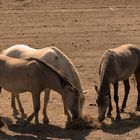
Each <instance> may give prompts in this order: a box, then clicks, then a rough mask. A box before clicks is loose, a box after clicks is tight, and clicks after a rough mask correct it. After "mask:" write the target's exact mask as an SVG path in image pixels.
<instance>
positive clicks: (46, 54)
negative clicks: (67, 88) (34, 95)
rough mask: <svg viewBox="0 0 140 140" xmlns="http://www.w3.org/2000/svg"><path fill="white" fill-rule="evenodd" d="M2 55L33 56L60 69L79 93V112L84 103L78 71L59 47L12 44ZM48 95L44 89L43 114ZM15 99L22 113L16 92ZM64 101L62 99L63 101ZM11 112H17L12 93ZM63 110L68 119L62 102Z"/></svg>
mask: <svg viewBox="0 0 140 140" xmlns="http://www.w3.org/2000/svg"><path fill="white" fill-rule="evenodd" d="M2 54H3V55H7V56H10V57H14V58H29V57H35V58H37V59H39V60H41V61H43V62H44V63H49V64H50V65H51V66H53V67H54V68H55V69H56V70H58V71H60V73H61V74H62V75H63V76H64V77H66V78H67V79H68V80H69V81H70V82H71V83H72V84H73V85H74V86H75V87H77V89H78V90H79V93H80V107H81V111H80V112H81V114H82V109H83V104H84V100H85V98H84V95H83V93H84V92H83V91H82V88H81V83H80V78H79V76H78V73H77V71H76V69H75V67H74V65H73V64H72V62H71V61H70V60H69V58H68V57H67V56H66V55H65V54H64V53H62V52H61V51H60V50H59V49H57V48H56V47H47V48H43V49H34V48H31V47H29V46H27V45H15V46H12V47H10V48H8V49H6V50H4V51H3V52H2ZM49 95H50V89H46V90H45V96H44V108H43V115H45V116H47V113H46V108H47V104H48V101H49ZM16 99H17V101H18V104H19V108H20V111H21V113H22V114H24V110H23V108H22V105H21V102H20V100H19V96H18V94H17V95H16ZM63 103H64V101H63ZM11 105H12V108H13V112H14V113H17V109H16V106H15V96H14V94H12V102H11ZM64 112H65V114H66V115H67V116H68V120H69V119H71V118H70V114H69V112H68V109H67V107H66V105H65V103H64ZM45 118H47V119H46V120H44V123H48V122H49V119H48V117H45Z"/></svg>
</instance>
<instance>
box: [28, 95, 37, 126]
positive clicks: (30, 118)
mask: <svg viewBox="0 0 140 140" xmlns="http://www.w3.org/2000/svg"><path fill="white" fill-rule="evenodd" d="M32 99H33V107H34V112H33V113H32V114H31V115H30V116H29V117H28V118H27V122H30V121H31V120H32V119H33V117H34V116H35V125H37V124H39V120H38V113H39V110H40V93H39V92H33V93H32Z"/></svg>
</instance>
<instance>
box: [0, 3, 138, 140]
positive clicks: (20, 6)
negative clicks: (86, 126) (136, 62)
mask: <svg viewBox="0 0 140 140" xmlns="http://www.w3.org/2000/svg"><path fill="white" fill-rule="evenodd" d="M139 17H140V1H139V0H0V49H1V50H3V49H5V48H8V47H10V46H12V45H15V44H27V45H31V46H32V47H34V48H43V47H47V46H51V45H55V46H56V47H58V48H59V49H61V50H62V51H63V52H64V53H65V54H66V55H67V56H68V57H69V58H70V59H71V60H72V62H73V63H74V64H75V66H76V68H77V70H78V72H79V76H80V78H81V83H82V87H83V89H84V90H85V89H88V90H89V92H88V94H87V95H86V103H85V106H84V114H89V115H90V116H92V117H94V118H96V117H97V106H96V104H95V99H96V92H95V90H94V84H95V83H97V84H99V76H98V66H99V65H98V64H99V61H100V58H101V56H102V54H103V52H104V51H105V50H106V49H107V48H114V47H117V46H119V45H122V44H126V43H133V44H137V45H140V18H139ZM0 96H1V97H0V108H1V109H0V114H1V116H2V117H3V118H4V120H5V123H6V124H7V125H8V127H9V128H6V127H3V128H1V131H0V139H2V140H24V139H25V140H30V139H33V140H35V139H42V140H43V139H73V140H74V139H75V140H82V139H87V140H94V139H95V140H98V139H99V140H101V139H103V140H117V139H120V140H123V139H124V140H133V139H140V114H139V113H138V112H135V105H136V99H137V92H136V87H135V85H134V84H133V82H132V80H131V91H130V95H129V99H128V104H127V108H126V113H123V114H121V116H122V120H121V121H120V122H119V123H116V122H115V121H113V122H111V120H110V119H106V120H105V121H104V124H102V127H101V129H99V130H81V131H78V130H67V129H65V122H66V117H65V116H64V115H63V114H64V113H63V105H62V100H61V97H60V95H59V94H58V93H55V92H52V94H51V99H50V102H49V106H48V114H49V118H50V124H48V125H43V124H41V125H40V127H39V128H38V129H36V128H35V127H34V126H33V125H32V124H30V125H29V126H27V127H22V126H15V125H12V124H15V123H16V121H17V120H16V119H15V118H14V117H13V116H12V110H11V106H10V94H9V93H8V92H6V91H2V94H1V95H0ZM123 96H124V94H123V86H122V83H120V88H119V97H120V105H121V102H122V98H123ZM21 100H22V103H23V106H24V108H25V111H26V113H27V114H28V115H29V114H30V113H31V112H32V101H31V95H30V94H29V93H23V94H21ZM41 100H42V104H43V94H42V99H41ZM112 102H113V106H114V110H113V117H115V104H114V101H113V100H112ZM130 112H131V113H130ZM39 117H40V122H42V117H43V116H42V113H41V112H40V116H39Z"/></svg>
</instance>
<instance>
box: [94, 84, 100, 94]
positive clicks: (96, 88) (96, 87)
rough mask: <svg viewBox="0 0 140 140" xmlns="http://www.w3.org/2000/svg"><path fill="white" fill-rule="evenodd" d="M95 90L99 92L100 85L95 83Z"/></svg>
mask: <svg viewBox="0 0 140 140" xmlns="http://www.w3.org/2000/svg"><path fill="white" fill-rule="evenodd" d="M95 90H96V92H97V93H99V90H98V86H97V85H95Z"/></svg>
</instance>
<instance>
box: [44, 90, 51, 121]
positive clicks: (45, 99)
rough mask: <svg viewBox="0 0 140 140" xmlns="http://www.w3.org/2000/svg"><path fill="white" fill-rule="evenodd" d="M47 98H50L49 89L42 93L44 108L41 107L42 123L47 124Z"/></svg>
mask: <svg viewBox="0 0 140 140" xmlns="http://www.w3.org/2000/svg"><path fill="white" fill-rule="evenodd" d="M49 96H50V89H45V91H44V107H43V112H42V113H43V115H44V118H43V123H49V118H48V115H47V105H48V102H49Z"/></svg>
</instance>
